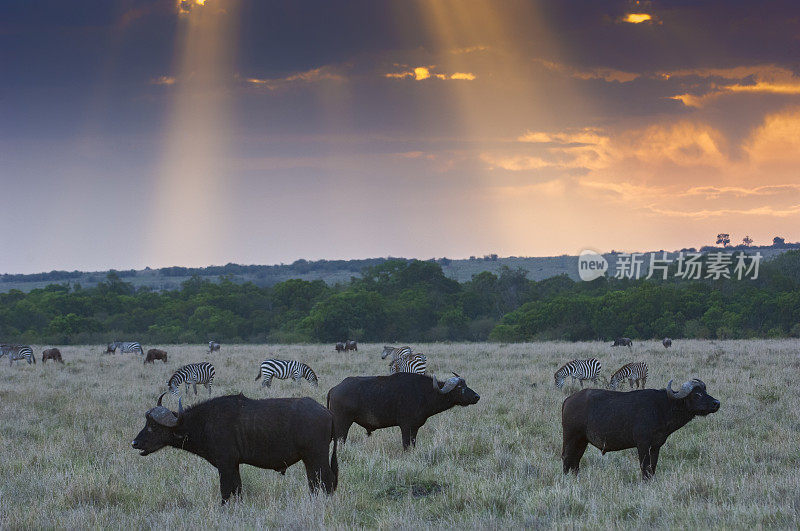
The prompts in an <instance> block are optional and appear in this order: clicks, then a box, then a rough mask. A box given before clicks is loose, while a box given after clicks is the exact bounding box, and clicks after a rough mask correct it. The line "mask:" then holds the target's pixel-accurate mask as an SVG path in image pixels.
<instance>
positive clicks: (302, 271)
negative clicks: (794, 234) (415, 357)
mask: <svg viewBox="0 0 800 531" xmlns="http://www.w3.org/2000/svg"><path fill="white" fill-rule="evenodd" d="M797 248H800V244H785V245H784V246H783V247H748V248H747V251H748V252H756V251H758V252H760V253H761V254H762V255H763V256H764V258H765V259H769V258H771V257H773V256H775V255H777V254H780V253H783V252H785V251H787V250H789V249H797ZM737 249H741V248H733V247H728V248H727V249H725V250H726V251H733V250H737ZM683 250H684V251H695V249H683ZM701 250H702V251H704V252H714V251H722V250H723V249H722V248H714V247H703V248H702V249H701ZM656 252H657V253H661V251H656ZM677 253H678V251H671V252H669V253H668V255H669V257H670V258H674V257H675V256H677ZM617 254H618V253H614V252H612V253H607V254H605V255H604V256H605V257H606V259H607V260H608V262H609V265H610V271H609V272H610V274H613V273H614V267H613V265H614V263H615V256H616V255H617ZM659 256H660V255H659ZM389 259H394V258H393V257H387V258H367V259H362V260H317V261H313V262H311V261H308V260H297V261H295V262H293V263H292V264H279V265H239V264H226V265H224V266H209V267H198V268H193V267H178V266H175V267H164V268H161V269H151V268H145V269H141V270H134V269H130V270H111V271H114V272H116V273H117V275H118V276H119V277H120V278H122V279H123V280H124V281H125V282H130V283H131V284H133V285H134V286H135V287H136V288H140V287H148V288H150V289H153V290H156V291H165V290H173V289H178V288H179V287H180V285H181V283H182V282H184V281H186V280H188V279H189V278H191V277H192V276H195V275H196V276H199V277H201V278H204V279H207V280H209V279H210V280H217V279H219V277H220V276H227V277H229V278H230V279H231V280H232V281H233V282H237V283H244V282H252V283H253V284H255V285H257V286H272V285H274V284H277V283H279V282H283V281H286V280H289V279H294V278H297V279H302V280H323V281H325V282H326V283H327V284H330V285H333V284H337V283H344V282H348V281H349V280H350V278H351V277H358V276H360V275H361V271H362V270H363V268H364V267H368V266H375V265H378V264H381V263H383V262H385V261H387V260H389ZM435 261H436V262H437V263H438V264H440V265H441V266H442V270H443V271H444V274H445V275H446V276H447V277H449V278H452V279H454V280H457V281H459V282H465V281H468V280H470V279H471V278H472V277H473V275H476V274H478V273H481V272H483V271H490V272H492V273H495V274H497V273H499V272H500V271H501V270H502V268H504V267H508V268H510V269H523V270H525V271H527V274H528V275H527V276H528V279H530V280H537V281H538V280H543V279H546V278H550V277H554V276H557V275H562V274H565V275H567V276H569V277H570V278H573V279H577V278H578V257H577V256H570V255H561V256H543V257H517V256H510V257H498V256H497V255H486V256H483V257H470V258H468V259H449V258H439V259H436V260H435ZM108 273H109V271H90V272H84V271H50V272H49V273H34V274H28V275H25V274H13V275H12V274H3V275H0V293H6V292H8V291H11V290H14V289H16V290H20V291H23V292H29V291H31V290H32V289H36V288H43V287H45V286H47V285H48V284H67V283H68V284H80V285H81V286H83V287H92V286H96V285H97V284H98V283H99V282H102V281H104V280H105V279H106V275H107V274H108Z"/></svg>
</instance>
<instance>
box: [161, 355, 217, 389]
mask: <svg viewBox="0 0 800 531" xmlns="http://www.w3.org/2000/svg"><path fill="white" fill-rule="evenodd" d="M213 383H214V366H213V365H211V364H210V363H208V362H207V361H203V362H200V363H190V364H189V365H184V366H183V367H181V368H180V369H178V370H177V371H175V373H174V374H173V375H172V376H171V377H170V379H169V380H168V381H167V387H169V390H170V392H171V393H172V394H173V395H175V396H178V394H179V393H178V390H179V388H180V386H181V384H186V392H187V393H188V392H189V384H192V387H193V388H194V394H195V395H196V394H197V384H203V385H205V386H206V389H208V394H209V395H210V394H211V384H213Z"/></svg>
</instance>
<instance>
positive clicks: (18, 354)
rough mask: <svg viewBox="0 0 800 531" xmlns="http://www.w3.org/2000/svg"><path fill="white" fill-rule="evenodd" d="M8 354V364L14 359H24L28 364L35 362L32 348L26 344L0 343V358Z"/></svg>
mask: <svg viewBox="0 0 800 531" xmlns="http://www.w3.org/2000/svg"><path fill="white" fill-rule="evenodd" d="M6 355H7V356H8V364H9V365H12V364H13V363H14V362H15V361H16V360H22V359H24V360H26V361H27V362H28V365H30V364H31V363H36V357H35V356H34V355H33V349H32V348H31V347H29V346H28V345H0V358H2V357H3V356H6Z"/></svg>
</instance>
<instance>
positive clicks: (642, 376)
mask: <svg viewBox="0 0 800 531" xmlns="http://www.w3.org/2000/svg"><path fill="white" fill-rule="evenodd" d="M625 380H628V383H630V385H631V389H633V382H636V387H637V388H638V387H639V382H640V381H641V383H642V389H644V384H645V383H646V382H647V364H646V363H645V362H643V361H636V362H633V363H628V364H626V365H623V366H622V367H621V368H620V369H619V370H618V371H617V372H615V373H614V374H612V375H611V380H610V381H609V382H608V388H609V389H612V390H615V391H616V389H617V387H618V386H619V384H621V383H623V382H624V381H625Z"/></svg>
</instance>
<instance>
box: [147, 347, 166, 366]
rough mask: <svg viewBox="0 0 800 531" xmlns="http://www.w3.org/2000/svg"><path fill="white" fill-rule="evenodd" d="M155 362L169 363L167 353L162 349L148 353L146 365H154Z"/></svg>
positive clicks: (153, 349)
mask: <svg viewBox="0 0 800 531" xmlns="http://www.w3.org/2000/svg"><path fill="white" fill-rule="evenodd" d="M155 360H161V361H163V362H164V363H166V362H167V353H166V352H164V351H163V350H161V349H157V348H151V349H150V350H148V351H147V357H146V358H145V359H144V362H145V363H153V362H154V361H155Z"/></svg>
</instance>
